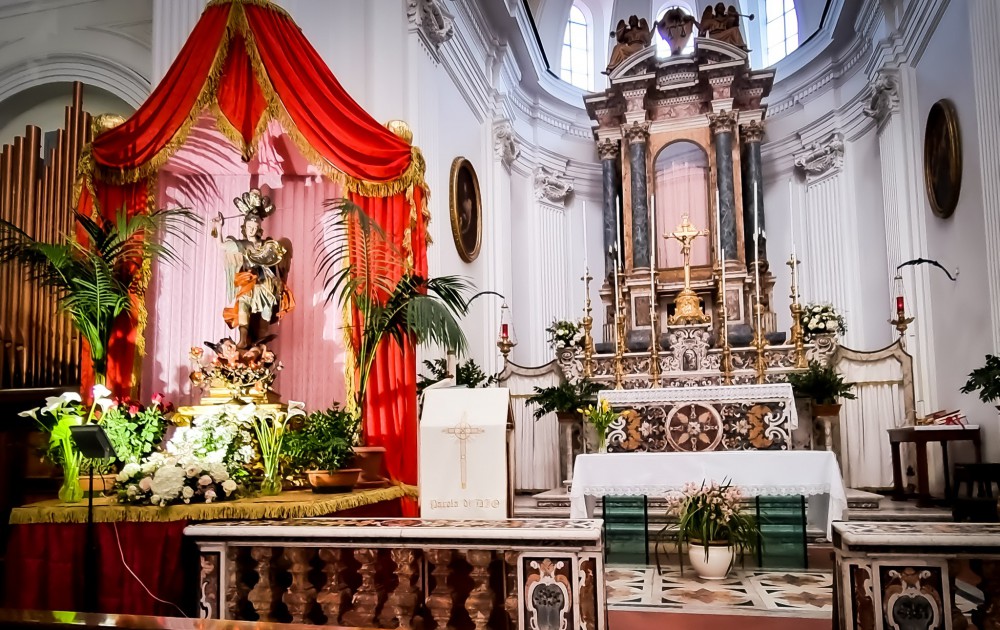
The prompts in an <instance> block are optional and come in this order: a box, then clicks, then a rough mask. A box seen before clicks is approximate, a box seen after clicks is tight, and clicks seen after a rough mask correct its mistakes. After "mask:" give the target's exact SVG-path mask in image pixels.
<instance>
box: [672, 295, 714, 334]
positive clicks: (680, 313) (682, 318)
mask: <svg viewBox="0 0 1000 630" xmlns="http://www.w3.org/2000/svg"><path fill="white" fill-rule="evenodd" d="M710 321H712V318H710V317H709V316H708V315H706V314H705V312H704V311H703V310H701V298H700V297H698V294H697V293H695V292H694V291H692V290H691V289H690V288H684V289H681V292H680V293H678V294H677V297H676V298H674V314H673V315H671V316H670V319H668V320H667V323H668V324H669V325H671V326H691V325H696V324H707V323H709V322H710Z"/></svg>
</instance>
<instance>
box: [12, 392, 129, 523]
mask: <svg viewBox="0 0 1000 630" xmlns="http://www.w3.org/2000/svg"><path fill="white" fill-rule="evenodd" d="M91 393H92V394H93V400H94V402H92V403H91V404H90V406H89V407H88V406H85V405H84V404H83V400H82V399H81V398H80V394H77V393H76V392H66V393H64V394H62V395H60V396H49V397H48V398H46V399H45V405H44V406H43V407H36V408H35V409H29V410H27V411H22V412H21V413H20V414H19V415H20V416H22V417H25V418H32V419H33V420H35V422H37V423H38V425H39V426H40V427H41V429H42V431H44V432H46V433H48V434H49V444H48V448H47V449H46V452H45V456H46V457H48V458H49V460H51V461H52V462H53V463H54V464H57V465H59V466H61V467H62V471H63V483H62V485H61V486H60V487H59V500H60V501H63V502H64V503H76V502H78V501H80V500H81V499H82V498H83V489H82V488H81V487H80V467H81V465H82V464H83V454H82V453H80V451H79V450H77V448H76V443H75V442H74V441H73V435H72V433H71V432H70V430H69V428H70V427H71V426H77V425H83V424H87V423H89V422H92V421H93V420H94V418H95V415H94V414H95V412H96V410H97V409H98V408H100V409H102V410H104V409H107V408H108V407H110V406H111V404H112V401H111V399H110V398H108V396H110V395H111V392H110V391H109V390H108V389H107V388H106V387H104V386H103V385H94V389H93V390H92V392H91Z"/></svg>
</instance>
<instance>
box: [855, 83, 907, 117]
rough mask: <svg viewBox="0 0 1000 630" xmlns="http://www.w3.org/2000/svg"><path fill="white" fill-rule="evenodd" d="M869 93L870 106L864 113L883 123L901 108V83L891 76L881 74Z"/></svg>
mask: <svg viewBox="0 0 1000 630" xmlns="http://www.w3.org/2000/svg"><path fill="white" fill-rule="evenodd" d="M869 92H870V95H869V97H868V105H866V106H865V108H864V110H862V111H863V113H864V115H865V116H868V117H870V118H874V119H875V120H876V121H877V122H879V123H882V122H883V121H884V120H885V119H886V117H887V116H888V115H889V114H891V113H892V112H893V111H895V109H896V108H897V107H898V106H899V83H898V82H897V81H896V79H895V77H893V76H892V75H891V74H888V73H885V72H879V73H878V75H877V76H876V77H875V80H874V81H872V84H871V86H870V87H869Z"/></svg>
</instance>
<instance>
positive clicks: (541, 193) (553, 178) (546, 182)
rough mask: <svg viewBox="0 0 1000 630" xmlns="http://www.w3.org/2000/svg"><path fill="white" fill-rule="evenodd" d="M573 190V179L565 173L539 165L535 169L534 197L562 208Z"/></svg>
mask: <svg viewBox="0 0 1000 630" xmlns="http://www.w3.org/2000/svg"><path fill="white" fill-rule="evenodd" d="M571 192H573V180H572V179H571V178H569V177H567V176H566V173H565V172H563V173H557V172H555V171H553V170H552V169H550V168H548V167H545V166H539V167H538V168H536V169H535V199H537V200H539V201H544V202H545V203H548V204H551V205H553V206H556V207H559V208H562V207H564V206H565V205H566V199H567V198H568V197H569V194H570V193H571Z"/></svg>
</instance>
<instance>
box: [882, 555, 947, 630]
mask: <svg viewBox="0 0 1000 630" xmlns="http://www.w3.org/2000/svg"><path fill="white" fill-rule="evenodd" d="M878 571H879V578H880V581H881V585H882V614H883V620H884V627H885V628H886V629H887V630H888V629H889V628H891V629H892V630H909V628H943V627H944V626H945V624H944V623H943V621H944V609H943V608H942V601H945V598H944V596H945V587H946V586H947V582H946V581H945V580H944V579H943V573H944V572H943V569H942V568H941V567H936V566H886V565H881V566H879V567H878Z"/></svg>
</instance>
